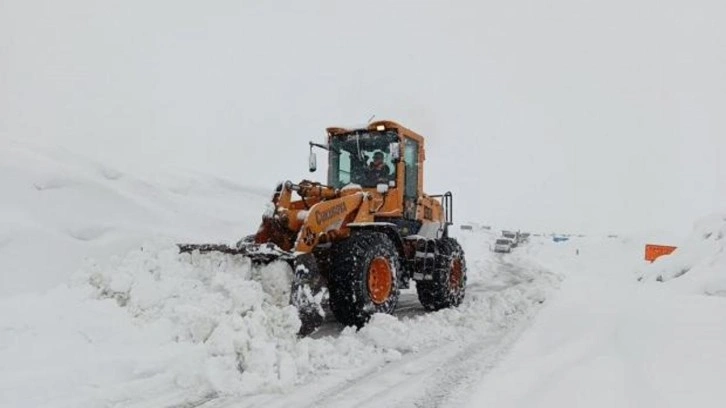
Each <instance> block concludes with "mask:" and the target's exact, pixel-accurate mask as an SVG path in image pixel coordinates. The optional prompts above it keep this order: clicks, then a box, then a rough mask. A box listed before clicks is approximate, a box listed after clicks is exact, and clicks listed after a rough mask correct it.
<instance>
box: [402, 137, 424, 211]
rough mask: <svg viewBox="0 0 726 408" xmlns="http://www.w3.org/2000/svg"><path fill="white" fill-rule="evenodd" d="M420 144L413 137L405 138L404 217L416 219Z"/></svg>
mask: <svg viewBox="0 0 726 408" xmlns="http://www.w3.org/2000/svg"><path fill="white" fill-rule="evenodd" d="M418 149H419V145H418V142H417V141H415V140H411V139H408V138H406V139H404V146H403V162H404V167H405V172H406V173H405V178H404V184H405V185H404V189H403V217H404V218H406V219H409V220H415V219H416V202H417V200H418V197H419V191H418V174H419V167H420V163H419V155H418Z"/></svg>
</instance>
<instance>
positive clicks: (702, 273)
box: [639, 212, 726, 297]
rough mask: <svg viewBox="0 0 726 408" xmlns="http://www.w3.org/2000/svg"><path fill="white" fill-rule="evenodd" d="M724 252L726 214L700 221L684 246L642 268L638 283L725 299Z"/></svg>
mask: <svg viewBox="0 0 726 408" xmlns="http://www.w3.org/2000/svg"><path fill="white" fill-rule="evenodd" d="M725 248H726V212H724V213H722V214H714V215H711V216H709V217H705V218H703V219H701V220H699V221H698V222H697V223H696V224H695V226H694V228H693V232H692V233H691V235H690V237H689V238H688V239H687V240H686V241H685V242H684V243H683V245H681V246H679V247H678V249H676V251H675V252H673V253H672V254H671V255H667V256H662V257H660V258H658V259H657V260H656V261H655V262H654V263H653V264H651V265H649V266H648V267H646V268H643V270H642V271H640V273H639V279H640V280H643V281H645V282H653V281H655V282H665V283H666V285H667V286H668V287H674V288H678V290H682V291H685V292H688V293H695V294H704V293H705V294H707V295H715V296H724V297H726V250H724V249H725ZM676 278H677V279H676Z"/></svg>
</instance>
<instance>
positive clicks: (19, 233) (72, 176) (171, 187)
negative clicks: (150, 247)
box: [0, 143, 272, 296]
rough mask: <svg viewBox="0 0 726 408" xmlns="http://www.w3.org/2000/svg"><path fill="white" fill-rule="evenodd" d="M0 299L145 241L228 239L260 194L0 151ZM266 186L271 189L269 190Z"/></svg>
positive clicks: (54, 281) (248, 217) (76, 159)
mask: <svg viewBox="0 0 726 408" xmlns="http://www.w3.org/2000/svg"><path fill="white" fill-rule="evenodd" d="M0 189H1V190H0V191H1V192H0V197H1V198H0V269H1V270H2V274H0V296H6V295H9V294H14V293H18V292H23V291H37V290H42V289H49V288H52V287H54V286H56V285H58V284H60V283H63V282H66V281H67V279H68V278H69V277H70V274H71V273H72V272H73V271H75V270H77V269H78V268H79V267H80V266H81V265H82V264H83V259H84V258H86V257H92V258H95V259H96V260H104V259H108V258H109V257H110V256H112V255H119V254H121V255H122V254H124V253H125V252H128V251H129V250H131V249H133V248H138V247H139V246H140V244H141V243H142V242H144V241H145V240H147V239H149V238H150V237H154V236H159V237H173V238H177V239H179V240H188V241H196V240H221V241H234V240H236V239H238V238H239V237H241V236H243V235H245V234H247V233H249V232H250V231H254V229H255V228H256V226H257V223H258V222H259V219H260V214H261V211H262V209H263V208H264V202H265V201H266V200H267V199H268V196H269V194H268V193H267V192H264V191H260V190H259V189H251V188H246V187H242V186H240V185H238V184H235V183H233V182H230V181H228V180H223V179H219V178H216V177H211V176H206V175H201V174H190V173H183V172H178V171H177V172H175V173H164V172H158V173H156V174H154V175H153V176H149V175H148V174H147V175H144V176H134V175H132V174H126V173H123V172H121V171H118V170H116V169H114V168H111V167H108V166H105V165H103V164H102V163H98V162H95V161H93V160H90V159H87V158H85V157H81V156H78V155H75V154H74V153H72V152H69V151H66V150H63V149H58V148H55V149H51V148H47V147H31V146H27V145H23V144H19V143H15V144H10V145H4V146H3V149H0ZM271 189H272V187H271V188H270V191H271Z"/></svg>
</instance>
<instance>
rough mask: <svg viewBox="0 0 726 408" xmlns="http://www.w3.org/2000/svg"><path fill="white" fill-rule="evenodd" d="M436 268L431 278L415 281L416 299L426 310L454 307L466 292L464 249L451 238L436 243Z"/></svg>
mask: <svg viewBox="0 0 726 408" xmlns="http://www.w3.org/2000/svg"><path fill="white" fill-rule="evenodd" d="M436 245H437V247H438V250H439V254H438V255H437V256H436V270H435V271H434V276H433V279H432V280H430V281H429V280H425V281H418V282H416V291H417V292H418V299H419V301H420V302H421V304H422V305H423V306H424V308H425V309H426V310H439V309H443V308H446V307H456V306H459V305H460V304H461V301H462V300H464V295H465V293H466V260H465V258H464V250H463V249H462V248H461V245H459V243H458V242H457V241H456V240H455V239H453V238H442V239H440V240H438V241H437V243H436Z"/></svg>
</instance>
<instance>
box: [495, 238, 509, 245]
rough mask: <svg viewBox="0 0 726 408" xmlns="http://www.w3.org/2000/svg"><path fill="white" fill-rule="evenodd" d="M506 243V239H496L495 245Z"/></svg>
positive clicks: (507, 241) (507, 242)
mask: <svg viewBox="0 0 726 408" xmlns="http://www.w3.org/2000/svg"><path fill="white" fill-rule="evenodd" d="M507 244H509V240H506V239H498V240H497V245H507Z"/></svg>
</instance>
